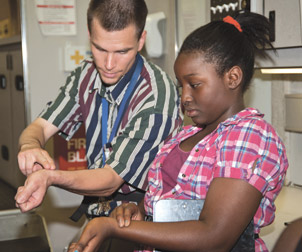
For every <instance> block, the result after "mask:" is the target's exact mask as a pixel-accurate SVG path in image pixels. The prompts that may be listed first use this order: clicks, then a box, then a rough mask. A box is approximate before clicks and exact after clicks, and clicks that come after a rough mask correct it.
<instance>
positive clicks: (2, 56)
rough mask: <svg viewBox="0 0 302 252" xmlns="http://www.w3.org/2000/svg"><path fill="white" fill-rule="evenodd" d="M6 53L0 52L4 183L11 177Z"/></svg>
mask: <svg viewBox="0 0 302 252" xmlns="http://www.w3.org/2000/svg"><path fill="white" fill-rule="evenodd" d="M7 61H8V58H7V52H0V76H1V87H0V122H1V123H0V151H1V153H0V178H1V179H2V180H4V181H6V182H8V181H9V180H10V178H11V177H12V176H13V169H12V167H13V155H14V154H13V141H12V138H13V132H12V128H13V125H12V107H11V86H10V83H11V79H10V71H9V70H8V68H7Z"/></svg>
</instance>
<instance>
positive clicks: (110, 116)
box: [15, 0, 182, 220]
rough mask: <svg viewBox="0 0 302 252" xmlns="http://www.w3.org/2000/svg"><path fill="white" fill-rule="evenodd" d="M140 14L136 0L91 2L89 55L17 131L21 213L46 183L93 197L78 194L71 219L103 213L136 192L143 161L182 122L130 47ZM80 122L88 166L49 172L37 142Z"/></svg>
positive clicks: (38, 199) (165, 85) (163, 78)
mask: <svg viewBox="0 0 302 252" xmlns="http://www.w3.org/2000/svg"><path fill="white" fill-rule="evenodd" d="M146 16H147V7H146V4H145V2H144V1H143V0H91V2H90V5H89V8H88V12H87V20H88V29H89V36H90V44H91V51H92V56H93V57H92V59H87V60H85V61H84V62H83V64H82V65H81V66H80V67H78V68H77V69H75V71H73V72H72V73H71V74H70V76H69V77H68V78H67V81H66V84H65V85H64V86H63V87H62V88H61V89H60V93H59V95H58V97H57V98H56V99H55V100H54V102H52V103H50V104H48V106H47V107H46V109H45V110H44V111H43V112H42V113H41V114H40V116H39V117H38V118H37V119H36V120H35V121H34V122H32V123H31V124H30V125H29V126H28V127H27V128H26V129H25V130H24V131H23V132H22V134H21V136H20V140H19V145H20V152H19V154H18V161H19V166H20V169H21V171H22V172H23V174H25V175H27V176H28V177H27V180H26V181H25V184H24V186H22V187H20V188H19V189H18V192H17V195H16V197H15V199H16V205H17V206H18V207H19V208H20V209H21V211H22V212H25V211H29V210H31V209H33V208H35V207H37V206H39V205H40V204H41V203H42V201H43V198H44V196H45V193H46V191H47V188H48V187H49V186H51V185H55V186H57V187H60V188H63V189H66V190H68V191H70V192H74V193H78V194H81V195H85V196H95V197H96V199H97V202H95V203H93V204H90V203H91V198H89V199H88V200H87V198H86V200H84V202H83V205H82V206H81V208H80V210H79V211H78V212H77V213H76V214H75V215H73V219H75V220H77V219H79V218H80V217H81V213H82V212H86V214H87V215H88V216H89V217H94V216H99V215H107V214H108V213H109V212H110V210H112V209H113V208H114V207H115V206H116V205H117V204H118V202H117V201H119V200H130V201H139V200H140V199H141V198H142V196H143V192H144V190H145V187H146V183H145V178H146V174H147V171H148V168H149V165H150V164H151V162H152V160H153V159H154V157H155V155H156V153H157V151H158V150H159V148H160V147H161V146H162V144H163V142H164V140H165V139H167V138H169V137H171V136H172V135H174V134H176V132H177V129H178V127H179V125H180V124H181V121H182V120H181V118H180V116H179V109H178V107H179V100H178V93H177V89H176V87H175V85H174V84H173V82H172V81H171V79H170V78H169V77H168V76H167V74H166V73H165V72H163V71H162V70H161V69H160V68H158V67H157V66H155V65H154V64H152V63H150V62H147V61H146V60H145V59H144V58H143V57H142V56H140V54H139V53H138V52H139V51H140V50H141V49H142V47H143V45H144V42H145V38H146V31H144V26H145V21H146ZM82 123H84V124H85V130H86V157H87V166H88V169H87V170H78V171H60V170H55V165H54V161H53V160H52V158H51V157H50V156H49V154H48V153H47V152H46V151H45V150H44V149H43V147H44V145H45V143H46V142H47V140H48V139H49V138H50V137H51V136H53V135H54V134H56V133H57V132H60V134H61V135H62V136H63V137H65V138H66V139H67V140H69V139H70V138H71V137H72V136H73V134H74V133H75V132H76V131H77V129H78V128H79V127H80V125H81V124H82ZM97 168H101V169H97ZM117 191H118V192H119V193H117ZM113 194H114V195H113ZM111 195H113V197H110V198H107V196H111ZM93 199H95V198H93ZM88 205H89V209H87V207H88Z"/></svg>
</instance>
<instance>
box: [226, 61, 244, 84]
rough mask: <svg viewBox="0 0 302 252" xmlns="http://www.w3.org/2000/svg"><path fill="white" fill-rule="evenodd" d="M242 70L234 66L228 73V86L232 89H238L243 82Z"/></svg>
mask: <svg viewBox="0 0 302 252" xmlns="http://www.w3.org/2000/svg"><path fill="white" fill-rule="evenodd" d="M242 75H243V74H242V70H241V68H240V67H239V66H233V67H232V68H231V69H230V70H229V71H228V72H227V73H226V78H227V84H228V87H229V88H230V89H236V88H237V87H239V86H240V84H241V81H242V77H243V76H242Z"/></svg>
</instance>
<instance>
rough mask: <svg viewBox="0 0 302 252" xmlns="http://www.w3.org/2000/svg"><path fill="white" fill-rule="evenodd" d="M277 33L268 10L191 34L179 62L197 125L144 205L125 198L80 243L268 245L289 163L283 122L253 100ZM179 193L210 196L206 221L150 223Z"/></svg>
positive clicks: (173, 247)
mask: <svg viewBox="0 0 302 252" xmlns="http://www.w3.org/2000/svg"><path fill="white" fill-rule="evenodd" d="M268 34H269V24H268V22H267V19H266V18H265V17H263V16H261V15H258V14H254V13H241V14H239V15H238V16H237V17H236V18H235V19H233V18H231V17H229V16H228V17H226V18H225V19H224V20H223V21H214V22H211V23H209V24H207V25H205V26H203V27H200V28H199V29H197V30H195V31H194V32H193V33H191V34H190V35H189V36H188V37H187V38H186V40H185V41H184V43H183V45H182V47H181V50H180V52H179V55H178V57H177V59H176V62H175V66H174V70H175V74H176V78H177V80H178V83H179V85H180V87H181V88H182V95H181V100H182V105H183V107H184V109H185V110H186V113H187V116H189V117H191V118H192V120H193V122H194V123H195V126H187V127H184V128H183V130H182V131H181V132H180V133H179V134H178V136H177V137H176V138H174V139H173V140H171V141H170V142H169V143H167V144H166V145H165V146H164V147H163V148H162V149H161V150H160V152H159V153H158V155H157V157H156V159H155V160H154V163H153V166H152V167H151V169H150V171H149V175H148V179H149V188H148V191H147V193H146V195H145V199H144V207H143V205H142V204H141V205H140V206H136V205H135V204H131V203H129V204H124V205H122V206H120V207H119V208H117V209H116V210H115V211H114V213H113V214H112V218H95V219H93V220H92V221H90V223H89V224H88V225H87V227H86V229H85V230H84V232H83V234H82V236H81V238H80V240H79V242H78V243H77V244H73V245H72V246H71V248H70V251H95V249H96V248H97V247H98V246H100V244H101V243H102V241H103V240H105V239H107V238H108V237H118V238H122V239H127V240H131V241H134V242H137V243H140V244H143V245H145V248H144V249H145V251H152V250H154V251H155V249H154V248H157V249H158V250H165V251H166V250H168V251H207V252H209V251H268V250H267V248H266V246H265V244H264V242H263V240H262V239H261V238H259V235H258V234H259V233H260V229H261V228H262V227H264V226H267V225H269V224H270V223H272V221H273V220H274V212H275V205H274V200H275V199H276V197H277V195H278V193H279V192H280V190H281V188H282V185H283V182H284V178H285V173H286V170H287V167H288V162H287V158H286V154H285V148H284V145H283V143H282V141H281V140H280V138H279V137H278V135H277V134H276V132H275V130H274V129H273V127H272V126H271V125H270V124H268V123H267V122H266V121H265V120H264V119H263V114H261V113H260V112H259V111H258V110H256V109H254V108H245V106H244V101H243V94H244V92H245V91H246V90H247V88H248V85H249V83H250V81H251V78H252V76H253V68H254V58H255V53H258V52H260V53H261V52H262V54H264V50H263V48H264V47H265V46H267V45H269V46H271V44H270V42H269V40H268V39H267V38H268ZM169 198H170V199H171V198H172V199H175V200H179V199H204V200H205V202H204V206H203V209H202V211H201V213H200V216H199V220H190V221H181V222H152V221H143V220H144V219H145V216H148V219H152V218H150V216H151V217H152V215H153V204H154V203H155V202H157V201H159V200H163V199H169ZM244 234H247V235H244Z"/></svg>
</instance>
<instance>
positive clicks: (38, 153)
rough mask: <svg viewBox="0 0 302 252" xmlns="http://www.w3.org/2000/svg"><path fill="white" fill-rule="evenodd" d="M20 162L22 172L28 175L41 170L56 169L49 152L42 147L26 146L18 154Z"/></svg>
mask: <svg viewBox="0 0 302 252" xmlns="http://www.w3.org/2000/svg"><path fill="white" fill-rule="evenodd" d="M18 163H19V168H20V170H21V172H22V173H23V174H24V175H25V176H28V175H30V174H31V173H33V172H35V171H38V170H41V169H43V168H44V169H47V170H55V169H56V166H55V163H54V161H53V159H52V158H51V157H50V156H49V154H48V152H47V151H45V150H43V149H42V148H33V147H30V146H24V147H22V149H21V150H20V152H19V154H18Z"/></svg>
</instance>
